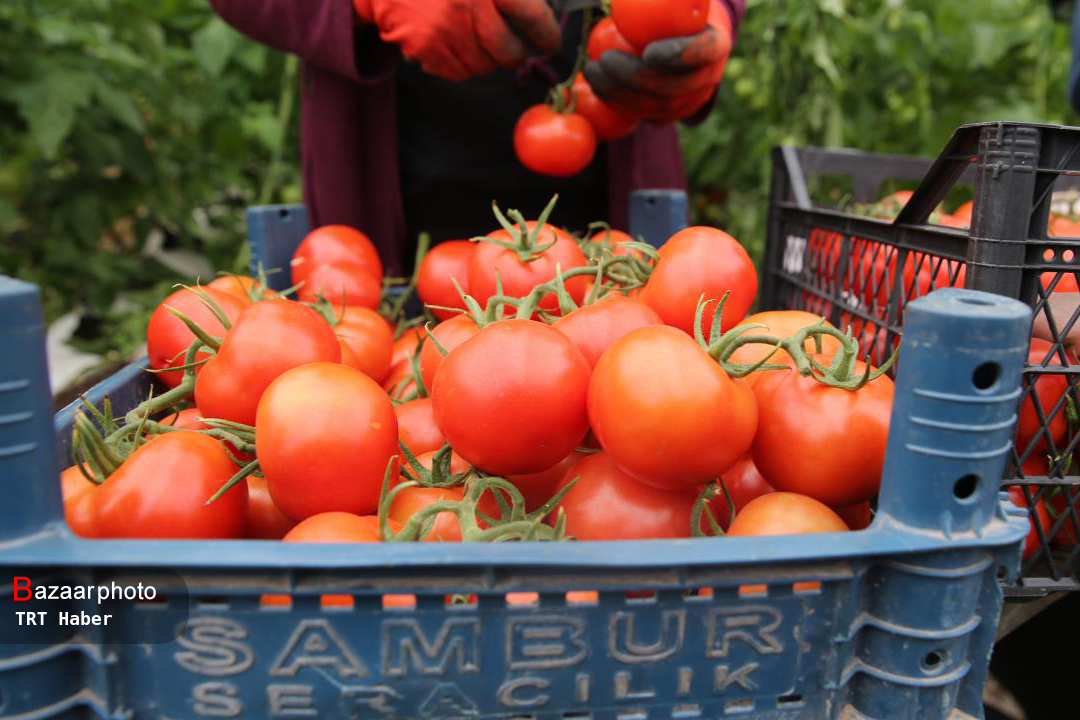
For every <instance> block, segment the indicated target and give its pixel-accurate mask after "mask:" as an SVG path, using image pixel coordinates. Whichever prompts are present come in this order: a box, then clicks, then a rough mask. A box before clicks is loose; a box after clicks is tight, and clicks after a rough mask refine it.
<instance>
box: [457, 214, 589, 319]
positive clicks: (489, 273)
mask: <svg viewBox="0 0 1080 720" xmlns="http://www.w3.org/2000/svg"><path fill="white" fill-rule="evenodd" d="M526 227H527V228H528V229H529V231H530V232H532V231H533V230H534V229H535V228H536V223H535V222H533V221H529V222H527V223H526ZM488 237H489V238H492V239H494V240H499V241H501V242H513V238H511V237H510V234H509V233H507V232H506V230H496V231H494V232H491V233H488ZM536 242H537V244H538V245H548V244H550V243H552V242H554V245H552V246H551V247H550V248H548V249H547V250H545V251H544V252H543V253H542V254H541V255H540V256H539V257H536V258H534V259H532V260H530V261H529V262H526V263H523V262H521V260H520V258H518V255H517V253H515V252H513V251H510V250H507V249H506V248H502V247H499V246H498V245H495V244H494V243H488V242H481V243H478V244H477V247H476V250H475V251H474V252H473V256H472V258H471V259H470V260H469V289H470V290H471V292H472V295H473V297H475V298H476V299H477V300H479V301H480V303H481V304H483V303H484V302H486V301H487V299H488V298H490V297H491V296H492V295H495V294H496V290H497V284H496V278H498V279H499V280H500V281H501V282H502V288H503V293H504V294H505V295H509V296H510V297H525V296H526V295H528V294H529V293H530V292H531V291H532V289H533V288H534V287H535V286H536V285H539V284H541V283H546V282H548V281H549V280H552V279H554V277H555V269H556V267H558V268H559V269H560V270H562V271H564V272H565V271H566V270H569V269H571V268H576V267H584V266H585V265H587V264H588V260H587V259H586V258H585V253H583V252H582V251H581V248H580V247H578V244H577V243H576V242H574V239H573V238H572V237H570V235H568V234H567V233H565V232H563V231H562V230H559V229H558V228H556V227H554V226H552V225H545V226H544V227H543V228H542V229H541V230H540V231H539V232H538V233H537V240H536ZM588 282H589V278H588V277H587V276H585V275H579V276H577V277H573V278H570V279H569V280H567V281H566V291H567V292H568V293H570V297H572V298H574V301H575V302H577V303H579V304H580V303H581V302H582V301H583V300H584V299H585V289H586V287H587V285H588ZM539 307H540V308H541V309H543V310H547V311H549V312H552V313H554V312H557V311H558V308H559V303H558V300H557V298H556V297H555V293H548V294H547V295H545V296H544V297H543V298H541V299H540V303H539Z"/></svg>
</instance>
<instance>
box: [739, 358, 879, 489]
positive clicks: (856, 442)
mask: <svg viewBox="0 0 1080 720" xmlns="http://www.w3.org/2000/svg"><path fill="white" fill-rule="evenodd" d="M823 362H826V364H827V361H824V360H823ZM864 367H865V366H864V365H863V364H862V363H857V364H856V368H857V369H856V373H857V374H861V373H862V372H863V368H864ZM754 393H755V395H756V396H757V400H758V412H759V414H760V417H759V425H758V432H757V436H756V437H755V438H754V446H753V457H754V464H755V465H757V467H758V469H759V470H760V471H761V474H762V476H763V477H764V478H765V480H766V482H768V483H769V484H770V485H772V486H773V487H774V488H776V489H777V490H779V491H784V492H793V493H800V494H802V495H808V496H809V497H812V498H814V499H815V500H818V501H819V502H822V503H825V504H826V505H828V506H830V507H845V506H847V505H855V504H856V503H861V502H863V501H864V500H869V499H870V498H872V497H873V496H875V495H877V492H878V488H879V486H880V484H881V472H882V469H883V467H884V464H885V447H886V445H887V443H888V435H889V419H890V416H891V415H892V403H893V383H892V380H890V379H889V377H888V376H885V375H883V376H881V377H879V378H877V379H875V380H872V381H871V382H870V383H868V384H867V385H866V386H864V387H863V388H861V389H859V390H857V391H851V390H844V389H841V388H834V387H828V386H826V385H824V384H822V383H820V382H818V381H817V380H815V379H814V378H812V377H810V376H803V375H800V374H799V373H798V372H796V371H795V370H794V369H790V370H771V371H769V372H768V373H766V374H764V375H763V376H762V377H761V378H759V379H758V381H757V382H756V383H755V384H754Z"/></svg>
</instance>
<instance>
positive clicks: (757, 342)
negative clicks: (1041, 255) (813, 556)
mask: <svg viewBox="0 0 1080 720" xmlns="http://www.w3.org/2000/svg"><path fill="white" fill-rule="evenodd" d="M553 205H554V200H553V201H552V204H549V206H548V208H547V209H546V210H545V211H544V213H543V214H542V215H541V216H540V217H539V218H537V219H536V220H526V218H524V217H522V215H521V214H520V213H517V212H516V211H510V212H509V213H508V214H507V215H504V214H503V213H502V212H500V211H499V210H498V208H497V207H496V208H495V216H496V219H497V221H498V224H499V227H498V228H496V229H495V230H494V231H492V232H491V233H489V234H488V235H487V236H485V237H483V238H475V239H474V240H473V241H470V242H452V243H444V244H441V245H438V246H436V247H434V248H433V249H431V250H430V251H429V252H426V254H424V255H423V257H422V260H421V261H420V262H419V264H418V268H417V272H416V274H415V276H414V278H412V280H411V281H410V285H409V289H411V288H412V287H414V286H415V288H416V289H417V291H418V294H419V296H420V299H421V300H422V301H423V302H424V303H425V305H426V310H425V315H424V316H423V317H421V318H414V319H406V318H405V316H404V313H403V312H401V308H402V307H403V302H402V297H403V296H402V295H400V293H394V294H392V296H393V299H391V300H388V299H387V298H383V297H381V295H382V294H383V293H382V290H383V288H384V287H385V286H387V283H386V282H385V281H384V278H383V274H382V267H381V265H380V263H379V260H378V256H377V254H376V253H375V251H374V248H373V246H372V244H371V243H370V241H369V240H368V239H367V238H366V236H364V235H363V234H362V233H360V232H358V231H356V230H353V229H350V228H344V227H334V226H330V227H322V228H318V229H316V230H314V231H313V232H312V233H311V234H310V235H308V236H307V238H306V239H305V240H304V241H303V243H302V244H301V245H300V246H299V248H298V250H297V252H296V255H295V257H294V259H293V262H292V265H291V268H290V270H291V276H292V281H293V283H294V287H293V288H291V289H290V290H288V291H285V292H282V293H274V292H272V291H270V290H268V289H267V288H266V287H265V285H264V280H265V278H250V277H237V276H225V277H222V278H219V279H217V280H214V281H213V282H212V283H210V284H209V285H206V286H195V287H181V288H180V289H178V290H177V291H176V292H174V293H173V294H171V295H170V296H169V297H167V298H165V299H164V300H163V302H162V303H161V306H160V307H159V308H158V309H157V311H156V312H155V313H154V315H153V317H152V319H151V321H150V324H149V327H148V331H147V333H148V334H147V344H148V349H149V363H150V367H151V370H152V371H153V372H154V373H155V375H156V377H157V378H158V380H159V384H158V386H159V389H156V390H155V393H154V394H153V395H151V396H150V397H149V398H147V400H146V401H145V402H143V403H142V404H141V405H139V406H138V407H136V408H134V409H132V410H131V411H130V412H128V413H126V415H125V416H124V417H122V418H115V417H113V416H112V413H111V412H110V410H109V408H108V407H105V408H102V409H97V408H93V407H86V408H84V410H83V411H82V412H81V413H80V414H79V415H78V416H77V419H76V423H75V429H74V437H73V440H74V442H73V447H74V455H75V460H76V464H75V465H73V466H72V467H71V468H69V469H67V470H66V471H65V472H64V474H63V478H62V480H63V491H64V501H65V512H66V516H67V519H68V522H69V524H70V525H71V527H72V528H73V530H74V531H75V532H76V533H78V534H80V535H83V536H86V537H90V538H112V537H125V538H135V537H139V538H241V537H246V538H266V539H279V538H283V539H284V540H286V541H289V542H293V541H296V542H378V541H413V540H424V541H494V540H502V541H505V540H562V539H569V538H573V539H577V540H613V539H644V538H671V537H690V536H694V535H718V534H727V535H761V534H798V533H809V532H834V531H846V530H849V529H861V528H864V527H866V526H867V524H868V523H869V522H870V512H871V510H870V501H871V500H872V499H873V498H874V497H875V495H876V494H877V491H878V486H879V482H880V477H881V472H882V465H883V461H884V454H885V445H886V439H887V434H888V426H889V419H890V414H891V408H892V397H893V385H892V381H891V380H890V379H889V377H888V376H887V375H885V374H883V372H884V369H885V368H884V367H883V368H881V369H878V370H874V369H873V368H871V367H869V366H868V365H867V364H866V363H865V362H864V361H865V358H861V357H860V350H859V348H858V344H857V342H856V341H855V339H854V338H853V337H851V336H850V335H847V334H845V333H842V332H840V331H839V330H837V329H835V328H833V327H832V326H830V325H828V323H826V322H825V321H824V320H823V319H821V318H819V317H816V316H813V315H810V314H809V313H805V312H800V311H783V312H764V313H758V314H756V315H750V316H749V317H747V313H748V312H749V310H750V308H751V306H752V305H753V303H754V300H755V296H756V293H757V283H758V280H757V275H756V271H755V269H754V266H753V263H752V262H751V260H750V258H749V257H748V255H747V253H746V252H745V250H744V249H743V248H742V246H741V245H740V244H739V243H738V242H737V241H736V240H735V238H733V237H731V236H730V235H728V234H727V233H725V232H723V231H721V230H718V229H715V228H709V227H691V228H688V229H686V230H683V231H681V232H679V233H677V234H675V235H674V236H672V237H671V238H670V239H669V240H668V241H667V242H666V243H665V244H664V245H663V246H662V247H660V248H659V250H656V249H654V248H652V247H650V246H647V245H644V244H641V243H637V242H634V241H633V240H632V239H631V238H629V236H627V235H626V234H625V233H620V232H618V231H615V230H611V229H609V228H607V227H606V226H598V227H597V228H595V232H593V233H592V234H591V235H588V236H584V237H577V236H574V235H571V234H570V233H568V232H566V231H564V230H562V229H560V228H557V227H555V226H554V225H552V224H550V223H548V222H547V220H548V215H549V213H550V212H551V210H552V208H553Z"/></svg>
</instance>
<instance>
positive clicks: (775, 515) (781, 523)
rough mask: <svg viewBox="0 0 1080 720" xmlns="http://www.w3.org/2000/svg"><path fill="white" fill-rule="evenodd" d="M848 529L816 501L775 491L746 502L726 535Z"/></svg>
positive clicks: (820, 531) (791, 533)
mask: <svg viewBox="0 0 1080 720" xmlns="http://www.w3.org/2000/svg"><path fill="white" fill-rule="evenodd" d="M848 530H849V528H848V526H847V525H846V524H845V523H844V520H843V519H842V518H841V517H840V516H839V515H837V514H836V513H835V512H834V511H833V510H831V509H830V508H829V507H827V506H826V505H823V504H822V503H819V502H818V501H817V500H814V499H813V498H810V497H807V496H805V495H799V494H797V493H789V492H774V493H769V494H768V495H762V496H761V497H759V498H756V499H754V500H751V501H750V502H749V503H747V505H746V507H744V508H743V509H742V512H739V513H737V514H736V515H735V521H734V522H733V523H731V527H730V528H728V531H727V534H728V535H731V536H736V535H805V534H808V533H824V532H847V531H848Z"/></svg>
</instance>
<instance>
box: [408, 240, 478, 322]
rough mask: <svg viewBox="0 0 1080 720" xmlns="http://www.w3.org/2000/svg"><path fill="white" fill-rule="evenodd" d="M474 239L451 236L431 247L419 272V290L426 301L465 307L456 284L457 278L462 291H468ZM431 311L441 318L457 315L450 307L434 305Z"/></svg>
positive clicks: (453, 306) (433, 303)
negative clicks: (447, 239)
mask: <svg viewBox="0 0 1080 720" xmlns="http://www.w3.org/2000/svg"><path fill="white" fill-rule="evenodd" d="M475 249H476V245H475V244H474V243H471V242H469V241H468V240H451V241H449V242H444V243H439V244H438V245H436V246H435V247H433V248H431V250H429V251H428V253H427V255H425V256H424V259H423V261H422V262H421V263H420V272H419V273H418V274H417V279H416V291H417V292H418V293H419V294H420V300H421V301H423V303H424V304H425V305H441V306H443V307H452V308H461V309H462V310H464V309H465V301H463V300H462V299H461V293H459V292H458V289H457V287H455V286H454V283H453V281H454V280H457V283H458V285H460V286H461V289H462V291H463V292H466V293H468V292H469V260H470V258H472V254H473V250H475ZM431 312H432V313H433V314H434V315H435V317H437V318H439V319H440V320H449V319H450V318H452V317H454V316H455V315H457V313H455V312H452V311H450V310H440V309H439V308H435V307H433V308H431Z"/></svg>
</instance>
